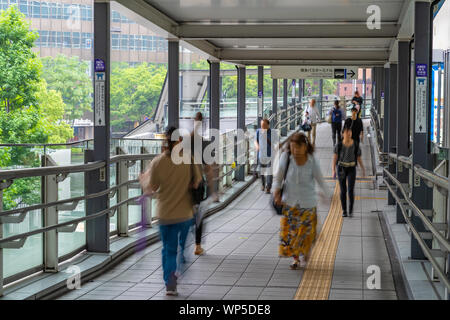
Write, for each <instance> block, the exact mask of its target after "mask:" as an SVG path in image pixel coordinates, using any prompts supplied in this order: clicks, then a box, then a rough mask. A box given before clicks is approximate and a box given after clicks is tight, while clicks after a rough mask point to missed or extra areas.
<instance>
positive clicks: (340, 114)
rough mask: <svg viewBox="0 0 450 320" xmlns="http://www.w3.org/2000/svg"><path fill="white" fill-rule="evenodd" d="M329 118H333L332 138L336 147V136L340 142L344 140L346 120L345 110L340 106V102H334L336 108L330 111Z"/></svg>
mask: <svg viewBox="0 0 450 320" xmlns="http://www.w3.org/2000/svg"><path fill="white" fill-rule="evenodd" d="M328 116H330V117H331V136H332V138H333V147H334V146H335V145H336V136H337V140H338V142H340V141H341V140H342V136H341V130H342V121H343V120H344V119H345V114H344V111H343V109H342V108H341V107H340V106H339V101H337V100H335V101H334V106H333V108H331V109H330V111H328Z"/></svg>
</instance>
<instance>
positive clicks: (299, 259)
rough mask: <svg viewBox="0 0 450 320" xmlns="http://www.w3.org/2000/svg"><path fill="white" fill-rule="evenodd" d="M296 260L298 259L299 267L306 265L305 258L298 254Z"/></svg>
mask: <svg viewBox="0 0 450 320" xmlns="http://www.w3.org/2000/svg"><path fill="white" fill-rule="evenodd" d="M298 261H299V265H300V268H304V267H306V259H305V257H304V256H300V257H299V258H298Z"/></svg>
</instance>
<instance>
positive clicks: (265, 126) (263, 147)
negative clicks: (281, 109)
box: [255, 119, 278, 193]
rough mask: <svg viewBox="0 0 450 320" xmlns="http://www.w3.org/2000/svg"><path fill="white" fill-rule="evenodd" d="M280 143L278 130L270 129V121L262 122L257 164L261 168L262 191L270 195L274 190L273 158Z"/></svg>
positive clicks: (256, 144) (258, 131) (258, 137)
mask: <svg viewBox="0 0 450 320" xmlns="http://www.w3.org/2000/svg"><path fill="white" fill-rule="evenodd" d="M277 142H278V135H277V132H276V130H271V129H270V122H269V120H268V119H263V120H261V129H258V130H256V137H255V148H256V151H257V162H258V165H259V167H260V175H261V182H262V187H261V190H262V191H266V193H270V190H271V189H272V180H273V173H272V156H273V155H274V154H275V150H274V149H275V146H276V144H277Z"/></svg>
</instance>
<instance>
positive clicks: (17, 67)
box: [0, 6, 42, 111]
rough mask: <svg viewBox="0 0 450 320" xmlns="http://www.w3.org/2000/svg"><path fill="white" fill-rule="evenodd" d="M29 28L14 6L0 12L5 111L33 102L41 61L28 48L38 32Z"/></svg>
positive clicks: (0, 92) (0, 89)
mask: <svg viewBox="0 0 450 320" xmlns="http://www.w3.org/2000/svg"><path fill="white" fill-rule="evenodd" d="M29 28H30V23H29V22H27V21H26V20H25V15H24V14H23V13H21V12H20V11H19V9H17V6H10V7H9V8H8V9H7V10H4V11H2V12H1V13H0V70H1V75H2V76H1V77H0V108H2V109H5V110H7V111H9V110H11V111H12V110H17V109H20V108H22V107H25V106H30V105H32V104H34V103H36V96H35V92H36V91H37V84H38V83H39V81H40V74H41V69H42V64H41V62H40V60H39V58H38V57H37V55H36V53H34V52H33V51H32V50H31V49H32V48H33V45H34V41H35V40H36V39H37V37H38V34H37V32H35V31H30V30H29Z"/></svg>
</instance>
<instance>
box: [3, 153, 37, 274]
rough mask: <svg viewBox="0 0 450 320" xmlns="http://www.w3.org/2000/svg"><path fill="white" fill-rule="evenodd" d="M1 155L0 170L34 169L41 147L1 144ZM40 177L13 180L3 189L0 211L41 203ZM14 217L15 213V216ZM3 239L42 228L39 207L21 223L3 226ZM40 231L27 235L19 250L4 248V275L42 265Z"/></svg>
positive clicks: (29, 213)
mask: <svg viewBox="0 0 450 320" xmlns="http://www.w3.org/2000/svg"><path fill="white" fill-rule="evenodd" d="M0 148H1V152H2V154H3V155H4V156H3V157H2V158H1V160H0V166H1V169H2V170H8V169H11V170H12V169H21V168H33V167H40V166H41V156H42V155H43V154H44V148H43V147H40V146H37V147H28V146H12V147H3V146H2V147H0ZM41 191H42V190H41V178H40V177H31V178H22V179H16V180H14V182H13V183H12V184H11V185H10V186H9V187H8V188H7V189H5V190H3V210H4V211H6V210H12V209H16V208H24V207H28V206H31V205H36V204H40V203H41ZM15 216H17V215H15ZM2 228H3V238H7V237H10V236H14V235H18V234H22V233H26V232H29V231H33V230H36V229H40V228H42V213H41V210H33V211H30V212H28V213H27V215H26V217H25V219H24V221H22V222H21V223H5V224H3V225H2ZM42 239H43V237H42V234H38V235H34V236H31V237H29V238H28V239H27V240H26V241H25V244H24V246H23V247H22V248H20V249H4V250H3V276H4V277H5V278H7V277H9V276H12V275H14V274H17V273H19V272H22V271H26V270H28V269H31V268H33V267H37V266H40V265H42V264H43V240H42Z"/></svg>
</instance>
